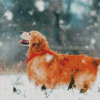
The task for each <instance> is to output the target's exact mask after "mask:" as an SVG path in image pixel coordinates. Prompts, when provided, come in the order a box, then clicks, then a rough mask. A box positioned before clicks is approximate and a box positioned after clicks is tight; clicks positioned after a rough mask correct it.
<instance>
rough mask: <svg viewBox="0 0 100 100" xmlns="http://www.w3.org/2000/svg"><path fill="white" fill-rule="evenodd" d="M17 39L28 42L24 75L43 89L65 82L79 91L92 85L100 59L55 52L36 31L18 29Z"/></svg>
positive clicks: (84, 90) (24, 43)
mask: <svg viewBox="0 0 100 100" xmlns="http://www.w3.org/2000/svg"><path fill="white" fill-rule="evenodd" d="M20 36H21V38H22V39H23V40H20V41H19V42H20V43H21V44H23V45H26V46H29V50H28V54H27V75H28V79H29V81H33V80H34V82H35V85H36V86H38V85H41V86H42V87H45V88H46V89H48V88H51V89H54V88H55V86H56V85H58V86H60V85H64V84H65V85H67V86H68V89H70V88H73V87H75V88H77V89H79V90H80V92H86V91H87V90H88V89H91V87H92V85H93V83H94V82H95V80H96V77H97V73H98V70H99V64H100V59H94V58H92V57H88V56H86V55H65V54H58V53H57V52H54V51H52V50H51V49H50V48H49V45H48V42H47V41H46V38H45V37H44V36H43V35H42V34H41V33H39V32H38V31H30V32H21V33H20Z"/></svg>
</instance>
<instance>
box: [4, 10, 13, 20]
mask: <svg viewBox="0 0 100 100" xmlns="http://www.w3.org/2000/svg"><path fill="white" fill-rule="evenodd" d="M4 16H5V17H6V19H7V20H9V21H10V20H12V19H13V13H12V12H11V11H6V12H5V13H4Z"/></svg>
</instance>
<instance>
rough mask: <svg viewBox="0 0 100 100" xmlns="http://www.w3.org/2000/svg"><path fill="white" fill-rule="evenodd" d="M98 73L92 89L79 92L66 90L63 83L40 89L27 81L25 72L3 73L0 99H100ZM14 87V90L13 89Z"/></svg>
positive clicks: (0, 84)
mask: <svg viewBox="0 0 100 100" xmlns="http://www.w3.org/2000/svg"><path fill="white" fill-rule="evenodd" d="M99 86H100V74H99V73H98V77H97V79H96V82H95V84H94V86H93V89H92V90H88V91H87V92H86V93H84V94H83V93H81V94H80V91H79V90H77V89H75V88H74V89H70V90H67V89H68V87H67V86H65V85H63V86H61V87H58V86H56V88H55V89H54V90H51V89H48V90H46V91H45V90H44V91H42V90H41V87H40V86H38V87H35V86H34V85H33V84H31V83H30V82H29V81H28V78H27V76H26V74H22V75H21V74H19V75H4V76H0V100H15V98H16V100H30V99H34V100H37V99H38V100H58V99H59V100H64V99H65V100H94V99H93V98H95V100H100V99H99V98H100V92H98V90H99ZM14 87H15V89H16V91H15V92H14V91H13V88H14Z"/></svg>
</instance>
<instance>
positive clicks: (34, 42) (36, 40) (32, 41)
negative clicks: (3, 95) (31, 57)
mask: <svg viewBox="0 0 100 100" xmlns="http://www.w3.org/2000/svg"><path fill="white" fill-rule="evenodd" d="M30 43H31V46H35V45H36V44H39V38H38V37H36V36H35V37H34V38H33V39H32V40H31V42H30Z"/></svg>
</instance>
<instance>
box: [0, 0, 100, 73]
mask: <svg viewBox="0 0 100 100" xmlns="http://www.w3.org/2000/svg"><path fill="white" fill-rule="evenodd" d="M31 30H36V31H39V32H41V33H42V34H43V35H45V36H46V38H47V41H48V42H49V45H50V48H51V49H53V50H55V51H58V52H59V53H65V54H69V55H71V54H74V55H78V54H86V55H88V56H92V57H94V58H99V57H100V1H99V0H0V72H2V71H3V70H6V71H7V70H9V68H11V69H13V68H16V69H18V70H19V68H20V66H22V68H21V69H20V70H22V71H23V70H24V69H25V68H26V64H25V61H26V54H27V51H28V47H24V46H22V45H20V44H18V41H19V40H20V39H21V38H20V37H19V33H20V31H31Z"/></svg>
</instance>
